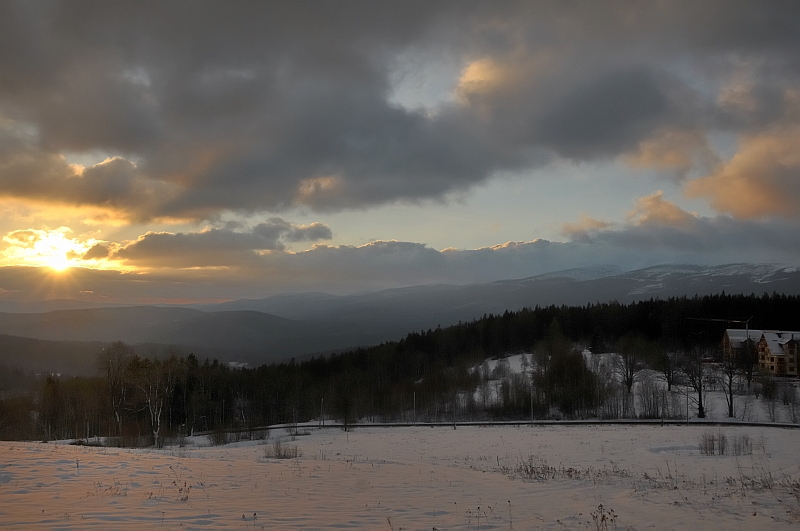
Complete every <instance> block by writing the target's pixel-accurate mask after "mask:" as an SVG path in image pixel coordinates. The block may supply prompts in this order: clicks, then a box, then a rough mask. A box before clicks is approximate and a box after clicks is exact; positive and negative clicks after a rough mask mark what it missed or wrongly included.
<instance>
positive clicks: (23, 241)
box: [3, 227, 94, 272]
mask: <svg viewBox="0 0 800 531" xmlns="http://www.w3.org/2000/svg"><path fill="white" fill-rule="evenodd" d="M69 232H71V231H70V229H69V228H67V227H60V228H58V229H56V230H38V229H24V230H18V231H14V232H10V233H8V234H7V235H6V236H5V237H4V238H3V240H4V241H5V242H6V243H7V244H10V245H8V247H7V248H6V250H5V251H4V253H3V254H5V257H6V260H7V261H9V262H12V263H17V264H24V265H31V266H39V267H48V268H50V269H52V270H53V271H57V272H62V271H66V270H67V269H69V268H70V267H74V266H76V265H78V264H79V263H80V257H81V256H83V255H84V254H85V253H86V251H87V250H88V249H89V248H90V247H91V245H92V244H93V243H94V242H93V241H86V242H81V241H78V240H75V239H72V238H69V237H68V236H67V233H69Z"/></svg>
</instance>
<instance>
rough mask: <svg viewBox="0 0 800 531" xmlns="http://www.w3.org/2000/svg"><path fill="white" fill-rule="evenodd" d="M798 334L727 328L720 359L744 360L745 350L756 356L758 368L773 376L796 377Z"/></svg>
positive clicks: (799, 366)
mask: <svg viewBox="0 0 800 531" xmlns="http://www.w3.org/2000/svg"><path fill="white" fill-rule="evenodd" d="M798 344H800V332H789V331H784V330H740V329H734V328H729V329H727V330H725V335H724V337H723V338H722V355H723V359H726V360H729V359H743V358H742V357H740V355H741V353H742V350H743V349H745V348H748V345H749V348H750V349H754V351H755V352H757V353H758V369H759V370H761V371H763V372H767V373H769V374H771V375H772V376H797V375H798V374H799V372H798V368H800V364H798V356H797V347H798Z"/></svg>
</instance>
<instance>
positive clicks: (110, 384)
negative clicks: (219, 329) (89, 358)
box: [97, 341, 134, 435]
mask: <svg viewBox="0 0 800 531" xmlns="http://www.w3.org/2000/svg"><path fill="white" fill-rule="evenodd" d="M133 356H134V353H133V349H132V348H131V347H129V346H128V345H126V344H125V343H123V342H122V341H117V342H116V343H112V344H111V345H109V346H108V347H106V348H104V349H103V350H102V351H101V352H100V354H99V355H98V358H97V365H98V370H99V371H100V372H101V373H102V374H103V375H104V376H105V378H106V390H107V392H108V398H109V401H110V403H111V411H112V413H113V414H114V420H115V422H116V425H117V435H122V409H123V408H124V406H125V403H126V401H127V400H128V398H129V397H128V390H129V386H130V382H129V378H128V376H129V375H128V373H127V370H128V365H129V364H130V361H131V359H132V358H133Z"/></svg>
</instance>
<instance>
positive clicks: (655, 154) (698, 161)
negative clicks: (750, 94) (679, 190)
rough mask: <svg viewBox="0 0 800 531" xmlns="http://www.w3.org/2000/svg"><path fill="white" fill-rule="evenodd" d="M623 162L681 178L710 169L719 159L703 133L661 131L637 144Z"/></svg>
mask: <svg viewBox="0 0 800 531" xmlns="http://www.w3.org/2000/svg"><path fill="white" fill-rule="evenodd" d="M625 161H626V162H627V163H628V165H630V166H631V167H633V168H652V169H656V170H661V171H667V172H674V174H675V175H676V176H678V177H681V178H683V177H686V175H687V174H688V173H689V172H690V171H692V170H693V169H694V170H702V169H711V168H713V167H714V166H715V165H716V164H717V163H718V162H719V158H718V155H717V154H716V153H715V152H714V150H713V149H712V148H711V146H710V145H709V143H708V139H707V138H706V135H705V134H704V133H703V132H701V131H685V130H678V129H665V130H661V131H658V132H656V134H655V135H654V136H653V137H652V138H648V139H646V140H642V141H640V142H639V144H638V146H637V147H636V149H635V150H634V151H633V152H632V153H629V154H628V155H626V156H625Z"/></svg>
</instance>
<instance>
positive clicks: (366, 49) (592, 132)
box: [0, 1, 800, 221]
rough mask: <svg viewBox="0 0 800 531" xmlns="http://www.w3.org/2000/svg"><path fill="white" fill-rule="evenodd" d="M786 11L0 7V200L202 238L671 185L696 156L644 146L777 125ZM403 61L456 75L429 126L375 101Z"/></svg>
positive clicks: (386, 94) (451, 5)
mask: <svg viewBox="0 0 800 531" xmlns="http://www.w3.org/2000/svg"><path fill="white" fill-rule="evenodd" d="M798 9H800V8H798V6H797V5H795V4H794V3H788V2H787V3H779V4H776V3H751V2H742V3H738V2H733V3H730V2H721V1H719V2H718V1H709V2H703V3H702V4H697V3H690V2H670V3H655V4H654V3H638V2H622V3H619V4H615V7H614V8H613V9H603V10H598V9H596V7H595V6H590V5H581V4H572V3H563V2H558V3H556V2H553V3H525V2H521V3H515V2H508V3H502V4H497V3H491V4H486V3H480V2H477V3H463V2H403V3H397V4H396V3H391V2H390V3H385V2H382V3H375V4H369V5H364V4H360V3H345V4H342V3H331V4H329V5H322V6H320V5H316V4H315V5H313V8H309V5H307V4H305V3H304V2H291V3H286V4H272V3H247V4H230V3H215V2H199V3H196V2H192V3H182V2H170V3H160V2H159V3H147V4H141V3H138V2H126V1H123V2H113V3H107V2H91V1H79V2H58V1H56V2H48V3H45V4H33V3H26V2H22V3H13V2H4V3H2V5H0V78H2V79H3V83H2V85H0V123H3V124H11V125H10V126H4V127H5V128H4V129H3V127H0V129H3V131H0V135H2V138H0V194H1V195H3V196H7V197H14V198H20V199H25V200H30V201H44V202H51V203H62V204H63V203H66V204H71V205H80V206H95V207H102V208H106V209H109V210H112V211H114V213H115V215H117V216H123V217H126V218H127V219H129V220H131V221H148V220H152V219H182V220H186V219H192V220H207V219H214V218H216V217H218V216H220V215H221V214H222V213H224V212H227V211H236V212H245V213H261V212H267V211H270V212H276V211H280V210H281V209H286V208H291V207H295V206H298V205H299V206H304V207H309V208H311V209H313V210H316V211H333V210H343V209H352V208H363V207H365V206H370V205H380V204H386V203H392V202H396V201H412V202H413V201H419V200H424V199H430V198H436V199H438V198H443V197H445V196H447V194H450V193H452V192H454V191H460V190H464V189H467V188H469V187H471V186H474V185H475V184H477V183H480V182H483V181H485V180H486V179H489V178H490V177H492V176H493V175H495V174H497V173H498V172H503V171H524V170H528V169H531V168H536V167H538V166H541V165H543V164H547V163H548V162H549V161H551V160H552V159H553V158H554V157H562V158H568V159H572V160H575V161H592V160H597V159H609V158H614V157H618V156H620V155H629V154H633V155H631V156H632V157H633V158H632V159H631V160H632V161H634V163H635V164H639V165H641V166H647V167H655V168H657V169H662V168H666V169H667V170H668V171H677V172H680V173H687V172H688V171H689V170H688V169H687V168H688V167H689V166H690V165H695V164H697V162H698V161H697V160H696V159H697V158H698V156H699V155H702V156H700V158H703V157H704V156H705V155H703V154H702V153H700V154H699V155H698V153H696V152H694V151H692V150H689V151H687V150H686V149H685V148H686V145H685V144H686V143H685V142H683V141H682V140H680V139H678V140H675V139H671V138H669V136H667V137H664V134H665V133H663V132H664V131H690V132H692V133H691V134H696V135H698V137H697V138H700V135H702V134H704V133H707V132H708V131H710V130H714V129H724V130H726V131H732V132H734V133H737V134H739V133H741V134H745V133H746V134H752V133H753V132H755V131H759V130H762V129H764V128H766V127H769V126H771V125H774V124H775V123H777V122H780V121H781V120H786V119H787V118H786V112H787V111H786V109H785V108H784V107H783V106H782V105H780V104H773V103H774V102H775V101H776V99H775V98H774V95H775V94H779V95H780V94H783V93H784V92H785V91H786V90H789V89H797V88H798V86H800V77H799V76H800V59H798V57H800V53H797V51H798V44H799V42H798V41H799V40H800V37H798V34H799V33H800V32H798V31H797V28H796V25H794V23H793V22H792V21H795V20H797V19H798V18H800V13H798ZM412 52H413V53H412ZM408 54H411V55H414V54H416V55H415V56H420V57H426V56H430V57H436V60H445V61H447V62H449V63H451V64H454V65H455V68H452V71H454V72H460V77H459V76H456V78H455V79H452V80H451V83H450V86H452V87H453V93H454V94H451V95H450V97H449V98H448V97H444V98H441V99H440V101H441V103H440V104H439V105H437V106H436V108H435V109H433V110H420V109H415V108H407V107H404V106H402V105H400V104H398V103H397V102H395V101H392V100H391V94H392V93H393V88H394V87H393V80H394V79H395V78H396V77H397V76H396V75H395V74H396V71H397V70H398V69H402V68H404V67H406V66H407V65H405V64H401V63H402V58H403V57H405V56H406V55H408ZM731 57H738V58H744V60H746V61H747V68H748V69H749V70H748V72H749V77H748V78H742V79H744V81H741V82H740V80H739V78H737V77H736V75H735V74H737V73H738V72H739V71H740V70H741V69H742V64H741V62H736V61H734V60H732V59H731ZM442 58H444V59H442ZM442 71H449V70H447V69H442ZM737 75H738V74H737ZM436 85H437V86H445V85H447V83H445V82H437V83H436ZM778 100H780V98H778ZM662 144H663V145H662ZM701 151H702V150H701ZM92 152H102V153H106V154H108V160H106V161H103V162H100V163H99V164H94V165H89V166H87V167H86V168H76V167H73V166H70V164H69V163H68V162H67V159H68V158H69V156H70V155H76V154H77V155H85V154H87V153H92Z"/></svg>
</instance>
